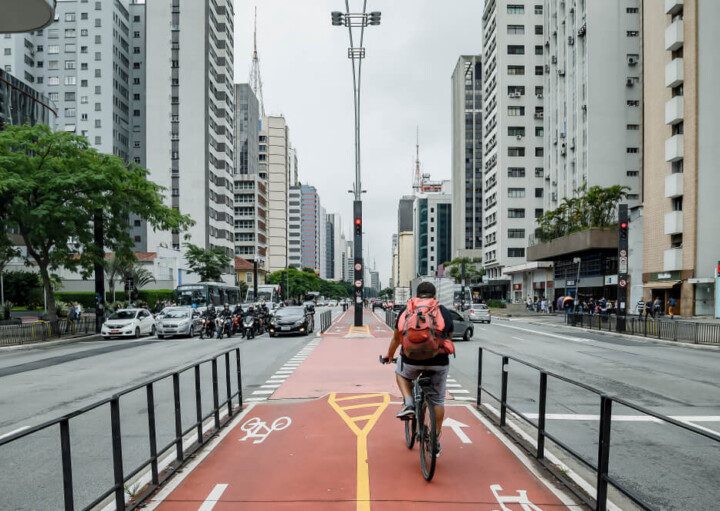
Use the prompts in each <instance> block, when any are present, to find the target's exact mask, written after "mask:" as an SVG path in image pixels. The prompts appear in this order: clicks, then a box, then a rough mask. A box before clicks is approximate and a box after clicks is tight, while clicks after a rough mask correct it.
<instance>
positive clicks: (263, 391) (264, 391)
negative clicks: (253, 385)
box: [253, 390, 275, 396]
mask: <svg viewBox="0 0 720 511" xmlns="http://www.w3.org/2000/svg"><path fill="white" fill-rule="evenodd" d="M273 392H275V391H274V390H256V391H255V392H253V396H262V395H266V396H269V395H270V394H272V393H273Z"/></svg>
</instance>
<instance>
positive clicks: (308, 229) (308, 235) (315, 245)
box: [300, 185, 325, 274]
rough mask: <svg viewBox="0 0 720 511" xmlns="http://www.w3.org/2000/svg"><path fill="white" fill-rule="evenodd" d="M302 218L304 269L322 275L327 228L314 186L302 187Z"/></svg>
mask: <svg viewBox="0 0 720 511" xmlns="http://www.w3.org/2000/svg"><path fill="white" fill-rule="evenodd" d="M300 216H301V219H302V222H301V237H300V240H301V241H300V244H301V248H302V267H303V268H312V269H314V270H315V271H316V272H318V273H319V274H322V273H321V270H322V266H324V264H323V263H321V261H322V253H321V247H322V242H323V238H324V232H323V231H324V229H325V226H324V218H323V213H322V206H321V205H320V196H319V195H318V193H317V189H316V188H315V187H314V186H310V185H300ZM322 252H324V249H323V250H322Z"/></svg>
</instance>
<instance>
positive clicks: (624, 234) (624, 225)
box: [620, 222, 630, 240]
mask: <svg viewBox="0 0 720 511" xmlns="http://www.w3.org/2000/svg"><path fill="white" fill-rule="evenodd" d="M629 225H630V224H629V222H620V239H621V240H626V239H628V227H629Z"/></svg>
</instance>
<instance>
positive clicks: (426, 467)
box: [419, 401, 437, 481]
mask: <svg viewBox="0 0 720 511" xmlns="http://www.w3.org/2000/svg"><path fill="white" fill-rule="evenodd" d="M420 421H421V422H420V438H419V442H420V444H419V447H420V467H421V468H422V474H423V477H424V478H425V480H426V481H430V480H431V479H432V478H433V475H435V461H436V459H437V448H436V442H437V425H436V423H435V407H434V406H433V405H432V404H431V403H428V402H427V401H423V404H422V408H421V411H420Z"/></svg>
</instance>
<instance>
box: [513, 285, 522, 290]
mask: <svg viewBox="0 0 720 511" xmlns="http://www.w3.org/2000/svg"><path fill="white" fill-rule="evenodd" d="M513 289H514V290H515V291H522V284H513Z"/></svg>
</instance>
